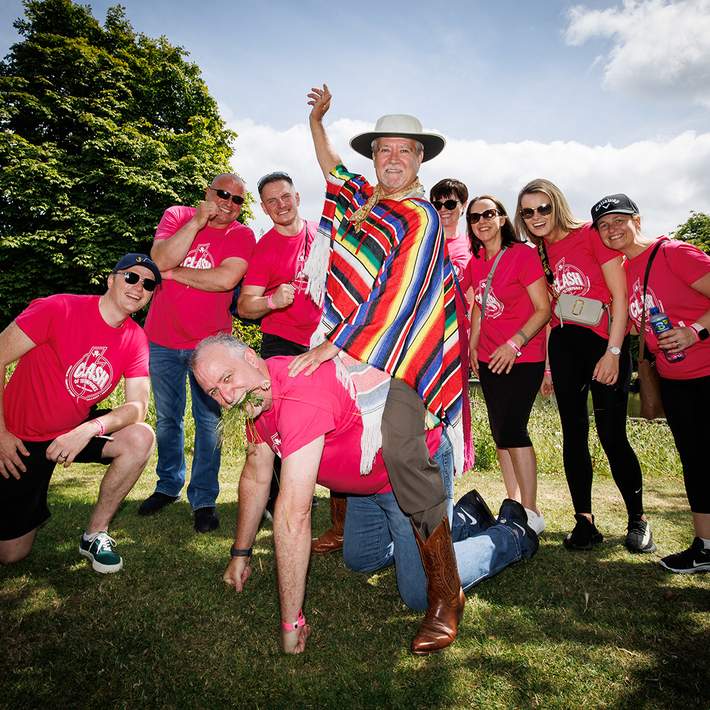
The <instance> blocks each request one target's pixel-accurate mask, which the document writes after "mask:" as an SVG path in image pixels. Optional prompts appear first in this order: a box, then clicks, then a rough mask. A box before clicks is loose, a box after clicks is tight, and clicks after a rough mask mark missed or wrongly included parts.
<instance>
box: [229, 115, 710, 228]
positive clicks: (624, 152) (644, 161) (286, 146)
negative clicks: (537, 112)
mask: <svg viewBox="0 0 710 710" xmlns="http://www.w3.org/2000/svg"><path fill="white" fill-rule="evenodd" d="M230 127H231V128H233V129H234V130H236V131H237V132H238V133H239V138H238V139H237V144H236V147H237V150H236V153H235V156H234V167H235V168H236V170H237V171H238V172H239V173H240V174H242V175H243V176H244V177H245V178H246V180H247V182H248V183H249V187H250V189H251V190H252V192H254V193H256V182H257V180H258V179H259V177H260V176H261V175H263V174H265V173H267V172H271V171H272V170H286V171H287V172H288V173H289V174H290V175H291V176H292V177H293V178H294V181H295V183H296V187H297V189H298V190H299V192H300V194H301V214H302V215H303V216H304V217H306V218H308V219H313V220H318V218H319V216H320V212H321V208H322V206H323V193H324V181H323V177H322V175H321V173H320V170H319V168H318V166H317V163H316V160H315V155H314V152H313V146H312V143H311V138H310V133H309V131H308V127H307V126H306V124H305V121H304V123H303V124H302V125H296V126H293V127H291V128H289V129H287V130H284V131H276V130H274V129H273V128H270V127H268V126H263V125H257V124H255V123H254V122H253V121H250V120H246V121H235V122H233V123H232V124H231V125H230ZM370 128H371V126H370V125H369V124H365V123H363V122H360V121H351V120H348V119H341V120H338V121H335V122H333V123H332V124H330V125H329V126H328V133H329V136H330V137H331V140H332V142H333V145H334V147H335V149H336V150H337V151H338V152H339V153H340V155H341V156H342V158H343V160H344V161H345V163H346V165H347V166H348V167H349V168H350V169H351V170H355V171H358V172H362V173H363V174H364V175H365V176H367V177H368V178H370V179H373V178H374V175H373V171H372V163H371V162H370V161H368V160H366V159H364V158H362V157H360V156H357V155H356V154H355V153H354V152H353V150H352V149H351V148H350V147H349V145H348V141H349V139H350V138H351V137H352V136H353V135H355V134H357V133H359V132H362V131H365V130H370ZM708 164H710V133H702V134H696V133H694V132H692V131H687V132H684V133H681V134H680V135H678V136H676V137H674V138H671V139H668V140H646V141H640V142H637V143H632V144H630V145H627V146H620V147H616V146H612V145H604V146H590V145H584V144H582V143H577V142H562V141H555V142H552V143H539V142H535V141H521V142H518V143H495V144H492V143H485V142H484V141H476V140H465V139H464V140H461V139H449V140H448V142H447V146H446V149H445V150H444V152H443V153H442V154H441V155H440V156H439V157H438V158H435V159H434V160H432V161H431V162H429V163H424V165H423V166H422V170H421V173H420V177H421V179H422V182H423V183H424V185H425V186H426V187H430V186H431V185H433V184H434V183H435V182H436V181H437V180H440V179H441V178H444V177H455V178H458V179H460V180H463V181H464V182H465V183H466V185H468V187H469V191H470V192H471V195H472V196H473V195H474V194H481V193H491V194H494V195H496V196H498V197H500V198H501V199H502V201H503V203H504V204H505V205H506V207H507V209H508V211H509V212H511V211H512V210H514V208H515V200H516V198H517V193H518V190H519V189H520V188H521V187H522V186H523V185H524V184H525V183H526V182H528V181H529V180H532V179H533V178H536V177H546V178H548V179H550V180H552V181H553V182H554V183H556V184H557V185H559V187H560V188H561V189H562V190H563V191H564V192H565V194H566V195H567V198H568V199H569V201H570V203H571V205H572V207H573V209H574V211H575V213H576V214H577V216H579V217H580V218H586V217H587V216H588V215H589V208H590V207H591V205H592V204H594V202H596V201H597V200H598V199H599V198H600V197H603V196H604V195H606V194H610V193H615V192H626V193H628V194H629V196H630V197H631V198H632V199H633V200H634V201H636V203H637V204H638V205H639V207H640V209H641V213H642V218H643V227H644V231H645V232H646V233H647V234H648V235H649V236H656V235H659V234H663V233H667V232H669V231H671V230H673V229H675V227H676V226H677V225H679V224H681V223H682V222H684V221H685V220H686V219H687V218H688V216H689V212H690V210H696V211H701V212H707V213H710V175H709V173H708V169H707V166H708ZM255 212H256V220H255V223H254V224H253V225H252V226H254V228H255V231H256V233H257V234H259V232H260V231H261V230H264V231H265V230H267V229H269V228H270V227H271V224H270V222H269V220H268V218H266V217H265V216H264V215H263V213H262V212H261V209H260V207H259V206H258V205H257V206H256V210H255Z"/></svg>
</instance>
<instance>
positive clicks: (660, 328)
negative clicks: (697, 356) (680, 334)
mask: <svg viewBox="0 0 710 710" xmlns="http://www.w3.org/2000/svg"><path fill="white" fill-rule="evenodd" d="M648 314H649V319H648V322H649V323H650V324H651V329H652V330H653V332H654V333H655V334H656V335H657V336H658V335H660V334H661V333H666V332H667V331H669V330H673V324H672V323H671V319H670V318H669V317H668V316H667V315H666V314H665V313H661V311H659V310H658V307H657V306H653V307H651V309H650V310H649V312H648ZM663 354H664V355H665V357H666V360H668V362H679V361H680V360H685V353H684V352H683V351H682V350H681V351H680V352H677V353H669V352H668V351H667V350H664V351H663Z"/></svg>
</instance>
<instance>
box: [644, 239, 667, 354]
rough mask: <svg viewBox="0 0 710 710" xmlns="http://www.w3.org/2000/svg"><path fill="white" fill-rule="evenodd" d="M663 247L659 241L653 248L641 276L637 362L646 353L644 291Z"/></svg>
mask: <svg viewBox="0 0 710 710" xmlns="http://www.w3.org/2000/svg"><path fill="white" fill-rule="evenodd" d="M662 246H663V242H662V241H659V242H658V243H657V244H656V245H655V246H654V247H653V251H652V252H651V255H650V256H649V257H648V262H646V272H645V273H644V275H643V291H642V294H641V299H642V300H641V333H640V335H639V362H640V361H641V360H643V359H644V353H645V351H646V291H647V289H648V277H649V275H650V273H651V264H653V260H654V259H655V258H656V254H658V250H659V249H660V248H661V247H662Z"/></svg>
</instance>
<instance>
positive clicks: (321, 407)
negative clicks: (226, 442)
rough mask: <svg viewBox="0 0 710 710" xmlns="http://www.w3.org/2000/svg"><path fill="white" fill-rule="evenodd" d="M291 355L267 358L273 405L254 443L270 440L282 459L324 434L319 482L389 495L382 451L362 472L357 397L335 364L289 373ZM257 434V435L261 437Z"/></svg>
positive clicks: (433, 439)
mask: <svg viewBox="0 0 710 710" xmlns="http://www.w3.org/2000/svg"><path fill="white" fill-rule="evenodd" d="M292 359H293V358H292V357H289V356H283V357H272V358H269V359H268V360H267V361H266V366H267V367H268V368H269V374H270V375H271V393H272V396H273V406H272V407H271V409H269V410H268V411H266V412H263V413H262V414H260V415H259V416H258V417H257V418H256V419H255V420H254V427H253V428H254V429H256V435H255V434H254V432H253V429H251V428H249V429H248V431H249V432H250V436H249V438H250V440H251V441H263V442H266V443H267V444H268V445H269V447H270V448H271V449H272V451H274V453H276V454H277V455H279V456H280V457H281V458H282V459H286V458H287V457H288V456H290V455H291V454H292V453H294V452H296V451H298V450H299V449H301V448H302V447H304V446H305V445H306V444H309V443H310V442H311V441H313V440H314V439H317V438H318V437H319V436H324V437H325V440H324V441H325V444H324V447H323V456H322V458H321V462H320V468H319V470H318V483H319V484H320V485H322V486H325V487H326V488H330V489H331V490H332V491H336V492H339V493H351V494H353V495H371V494H373V493H388V492H389V491H391V490H392V488H391V487H390V484H389V478H388V476H387V471H386V469H385V464H384V461H383V460H382V453H381V452H379V453H378V454H377V456H376V458H375V462H374V464H373V466H372V470H371V471H370V473H369V474H367V475H366V476H362V475H360V438H361V436H362V418H361V417H360V413H359V412H358V410H357V407H356V405H355V401H354V400H353V399H352V397H350V395H349V394H348V393H347V391H346V390H345V388H344V387H343V386H342V385H341V384H340V382H338V380H337V378H336V375H335V364H334V363H333V362H332V361H328V362H324V363H323V364H322V365H321V366H320V367H319V368H318V369H317V370H316V371H315V372H314V373H313V374H312V375H310V376H308V377H306V376H305V375H303V374H300V375H298V376H296V377H289V375H288V364H289V363H290V362H291V360H292ZM257 435H258V436H257ZM440 439H441V428H440V427H439V428H437V429H434V430H432V431H431V432H428V433H427V444H428V446H429V451H430V452H431V453H432V454H433V453H434V452H435V451H436V449H437V448H438V446H439V441H440Z"/></svg>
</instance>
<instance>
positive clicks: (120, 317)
mask: <svg viewBox="0 0 710 710" xmlns="http://www.w3.org/2000/svg"><path fill="white" fill-rule="evenodd" d="M160 281H161V278H160V270H159V269H158V267H157V266H156V265H155V264H154V263H153V262H152V261H151V259H150V258H149V257H148V256H145V255H144V254H126V255H125V256H123V257H122V258H121V259H120V260H119V262H118V263H117V264H116V266H115V267H114V269H113V271H112V272H111V274H110V275H109V277H108V290H107V291H106V293H104V294H103V296H80V295H71V294H57V295H54V296H49V297H47V298H38V299H36V300H35V301H32V303H30V305H29V306H28V307H27V308H26V309H25V310H24V311H23V312H22V313H21V314H20V315H19V316H17V318H16V319H15V320H14V321H13V322H12V323H10V325H8V326H7V328H5V330H3V332H2V333H0V365H1V366H2V371H3V378H2V384H0V563H2V564H10V563H12V562H17V561H19V560H21V559H23V558H24V557H27V555H29V553H30V551H31V549H32V545H33V543H34V539H35V536H36V534H37V530H38V528H39V526H40V525H42V524H43V523H44V522H45V521H46V520H47V519H48V518H49V515H50V513H49V509H48V507H47V489H48V487H49V480H50V478H51V477H52V473H53V471H54V467H55V465H56V464H60V465H62V466H64V468H66V467H67V466H69V465H70V464H71V463H72V462H74V461H78V462H81V463H89V462H92V463H108V464H109V467H108V469H107V471H106V474H105V475H104V477H103V480H102V481H101V488H100V489H99V499H98V502H97V504H96V507H95V508H94V511H93V514H92V516H91V519H90V520H89V525H88V527H87V529H86V532H85V533H84V534H83V535H82V537H81V541H80V543H79V553H80V554H81V555H83V556H84V557H87V558H88V559H89V560H91V563H92V567H93V568H94V570H95V571H96V572H101V573H107V572H118V571H119V570H120V569H121V567H122V566H123V560H122V559H121V556H120V555H119V554H118V553H117V552H116V550H115V541H114V540H113V539H112V538H111V537H109V535H108V526H109V523H110V522H111V519H112V518H113V516H114V514H115V513H116V510H117V509H118V506H119V505H120V503H121V501H123V499H124V498H125V497H126V495H127V494H128V492H129V491H130V490H131V488H133V486H134V484H135V483H136V481H137V480H138V478H139V476H140V475H141V473H142V472H143V469H144V468H145V465H146V463H147V461H148V458H149V457H150V454H151V451H152V450H153V443H154V441H155V436H154V434H153V430H152V429H151V428H150V427H149V426H148V425H147V424H144V423H143V420H144V418H145V413H146V409H147V407H148V396H149V393H150V384H149V383H150V380H149V378H148V340H147V338H146V336H145V334H144V333H143V330H142V328H141V327H140V326H139V325H138V324H137V323H134V322H133V320H131V316H132V315H133V314H134V313H137V312H138V311H140V310H141V309H142V308H143V307H144V306H145V305H147V303H148V301H150V298H151V296H152V294H153V291H154V289H155V287H156V286H158V285H159V284H160ZM15 361H18V363H17V367H16V369H15V371H14V372H13V374H12V377H11V378H10V381H9V382H8V383H7V386H4V385H5V371H6V369H7V366H8V365H10V364H11V363H13V362H15ZM121 377H125V397H126V402H125V404H123V405H122V406H120V407H117V408H116V409H113V410H98V409H97V408H96V407H97V404H98V403H99V402H101V401H102V400H104V399H106V397H108V396H109V395H110V394H111V392H112V391H113V390H114V388H115V387H116V385H117V384H118V383H119V381H120V379H121ZM3 390H4V391H3Z"/></svg>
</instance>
